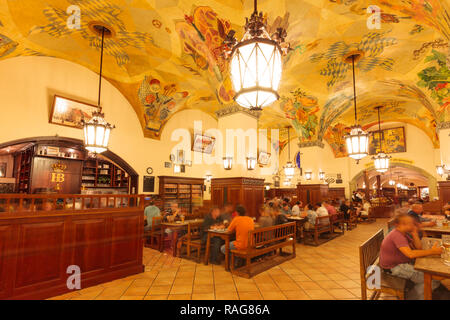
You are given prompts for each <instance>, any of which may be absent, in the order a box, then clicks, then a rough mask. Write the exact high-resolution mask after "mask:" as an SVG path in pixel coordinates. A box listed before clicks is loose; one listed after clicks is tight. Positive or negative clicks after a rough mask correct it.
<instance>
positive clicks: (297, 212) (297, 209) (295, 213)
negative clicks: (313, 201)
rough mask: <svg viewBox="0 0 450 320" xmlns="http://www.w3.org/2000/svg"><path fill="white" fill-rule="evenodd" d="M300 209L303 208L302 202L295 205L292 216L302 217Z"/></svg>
mask: <svg viewBox="0 0 450 320" xmlns="http://www.w3.org/2000/svg"><path fill="white" fill-rule="evenodd" d="M300 207H301V202H300V201H297V202H296V203H295V205H294V206H293V207H292V215H294V216H299V215H300Z"/></svg>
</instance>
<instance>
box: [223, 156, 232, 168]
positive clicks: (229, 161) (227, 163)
mask: <svg viewBox="0 0 450 320" xmlns="http://www.w3.org/2000/svg"><path fill="white" fill-rule="evenodd" d="M232 167H233V157H224V158H223V168H224V169H225V170H231V168H232Z"/></svg>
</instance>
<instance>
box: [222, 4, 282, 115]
mask: <svg viewBox="0 0 450 320" xmlns="http://www.w3.org/2000/svg"><path fill="white" fill-rule="evenodd" d="M254 8H255V9H254V11H253V13H252V15H251V17H250V19H248V18H247V22H246V24H245V33H244V36H243V38H242V40H241V41H240V42H239V43H237V44H236V42H237V41H236V39H235V38H234V34H235V32H234V31H233V30H232V31H230V33H229V34H228V35H227V38H226V39H225V41H224V43H225V45H226V46H227V48H231V49H230V50H228V52H226V55H230V56H231V64H230V73H231V81H232V83H233V89H234V92H235V96H234V100H235V101H236V102H237V103H238V104H239V105H240V106H242V107H245V108H250V109H253V110H254V109H257V110H260V109H262V108H263V107H267V106H268V105H270V104H272V103H273V102H274V101H276V100H278V98H279V95H278V92H277V91H278V87H279V85H280V80H281V73H282V61H281V56H282V55H284V54H286V53H287V50H288V49H289V48H288V47H286V46H285V44H284V38H285V37H286V30H284V29H283V28H278V29H277V31H276V32H275V33H274V34H273V35H270V34H269V33H268V32H267V29H266V22H265V19H264V17H263V13H262V12H258V9H257V1H256V0H255V1H254ZM282 46H284V47H283V48H282Z"/></svg>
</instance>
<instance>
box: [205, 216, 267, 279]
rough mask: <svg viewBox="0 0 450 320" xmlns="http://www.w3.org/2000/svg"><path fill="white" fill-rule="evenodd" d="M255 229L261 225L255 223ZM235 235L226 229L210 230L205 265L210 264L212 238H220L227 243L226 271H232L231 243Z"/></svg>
mask: <svg viewBox="0 0 450 320" xmlns="http://www.w3.org/2000/svg"><path fill="white" fill-rule="evenodd" d="M254 227H255V229H259V228H261V226H260V224H259V223H255V224H254ZM233 235H234V231H233V232H230V231H228V230H226V229H225V230H213V229H209V230H208V238H207V240H206V251H205V258H204V263H205V265H208V262H209V251H210V247H211V238H212V237H219V238H221V239H222V240H224V241H225V270H227V271H229V270H230V264H229V259H230V242H231V237H232V236H233Z"/></svg>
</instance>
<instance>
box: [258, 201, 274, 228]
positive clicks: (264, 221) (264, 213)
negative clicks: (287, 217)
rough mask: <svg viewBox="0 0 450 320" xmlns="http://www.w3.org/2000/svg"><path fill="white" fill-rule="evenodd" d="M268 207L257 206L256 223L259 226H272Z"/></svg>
mask: <svg viewBox="0 0 450 320" xmlns="http://www.w3.org/2000/svg"><path fill="white" fill-rule="evenodd" d="M270 213H271V212H270V208H268V207H265V206H261V207H260V208H259V215H260V216H259V219H258V223H259V225H260V226H261V228H266V227H271V226H273V219H272V216H271V214H270Z"/></svg>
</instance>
